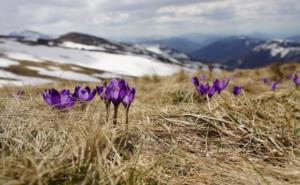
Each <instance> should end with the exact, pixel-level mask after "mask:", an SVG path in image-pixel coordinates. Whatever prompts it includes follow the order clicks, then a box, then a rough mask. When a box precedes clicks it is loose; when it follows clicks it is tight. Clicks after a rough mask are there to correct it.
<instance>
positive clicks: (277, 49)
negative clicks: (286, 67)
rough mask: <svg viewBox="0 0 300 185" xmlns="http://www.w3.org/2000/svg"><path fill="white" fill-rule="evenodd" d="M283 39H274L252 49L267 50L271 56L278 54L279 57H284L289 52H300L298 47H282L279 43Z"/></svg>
mask: <svg viewBox="0 0 300 185" xmlns="http://www.w3.org/2000/svg"><path fill="white" fill-rule="evenodd" d="M284 42H285V41H282V40H276V41H270V42H267V43H265V44H262V45H259V46H257V47H255V48H254V49H253V50H254V51H261V50H262V51H269V52H270V54H271V56H272V57H276V56H280V57H281V58H284V57H286V56H287V55H288V54H289V53H290V52H300V48H299V47H287V46H285V47H283V46H281V45H280V44H283V43H284Z"/></svg>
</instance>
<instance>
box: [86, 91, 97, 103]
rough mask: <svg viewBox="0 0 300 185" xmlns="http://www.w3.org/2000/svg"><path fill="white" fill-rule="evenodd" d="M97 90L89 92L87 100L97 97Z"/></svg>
mask: <svg viewBox="0 0 300 185" xmlns="http://www.w3.org/2000/svg"><path fill="white" fill-rule="evenodd" d="M96 92H97V90H96V89H93V90H92V92H91V93H90V94H89V97H88V99H87V101H91V100H92V99H93V98H94V97H95V95H96Z"/></svg>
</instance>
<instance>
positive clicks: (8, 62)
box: [0, 58, 19, 67]
mask: <svg viewBox="0 0 300 185" xmlns="http://www.w3.org/2000/svg"><path fill="white" fill-rule="evenodd" d="M18 64H19V62H16V61H13V60H9V59H6V58H0V67H9V66H11V65H18Z"/></svg>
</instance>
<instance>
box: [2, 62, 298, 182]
mask: <svg viewBox="0 0 300 185" xmlns="http://www.w3.org/2000/svg"><path fill="white" fill-rule="evenodd" d="M296 67H298V69H299V65H298V66H296ZM280 68H282V69H283V70H282V71H283V73H284V74H285V73H287V72H285V71H284V69H285V68H286V66H280ZM276 70H278V69H276ZM294 70H296V69H295V68H294ZM272 71H274V70H273V69H272V68H271V69H270V68H266V69H260V70H255V71H235V72H233V73H229V72H222V73H216V74H215V75H214V77H225V76H230V75H232V76H239V78H235V80H234V81H233V82H232V83H231V85H232V84H234V83H238V84H240V85H243V86H244V87H245V91H244V93H243V94H242V95H241V96H239V97H233V96H232V95H231V93H230V91H229V89H230V88H231V86H230V87H229V89H228V90H226V92H224V93H222V94H221V95H217V96H216V97H214V98H213V99H211V100H210V101H207V99H206V98H203V97H200V96H199V95H197V94H196V93H195V91H194V88H193V86H192V84H191V75H190V74H185V73H180V74H177V75H174V76H172V77H164V78H162V77H157V76H154V77H144V78H139V79H133V80H130V84H132V85H134V86H136V87H137V97H136V101H135V103H134V105H133V106H132V109H131V111H130V125H129V130H126V127H125V125H124V123H123V122H124V119H123V118H124V113H123V112H124V111H123V107H120V109H121V110H120V114H119V120H118V121H119V124H118V125H117V126H114V125H113V124H112V123H111V122H109V123H105V121H104V120H105V105H104V103H103V102H101V101H100V99H99V98H98V97H97V98H96V99H95V100H94V101H93V102H92V103H91V104H89V105H88V107H87V109H86V110H81V108H80V106H79V105H76V107H75V108H73V109H71V110H66V111H59V110H55V109H52V108H51V107H48V106H46V105H45V103H44V102H43V100H42V98H41V96H40V92H41V90H42V89H44V88H46V87H48V86H38V87H34V88H32V87H24V90H25V91H26V96H24V97H23V98H22V99H20V100H16V99H13V98H11V97H10V95H9V93H11V92H13V91H16V90H17V88H13V87H6V88H4V89H2V91H1V92H0V94H1V99H0V111H1V112H0V156H1V158H0V184H11V185H12V184H51V185H52V184H65V185H69V184H117V185H121V184H124V185H125V184H126V185H133V184H151V185H155V184H178V185H182V184H192V185H194V184H299V183H300V160H299V157H300V153H299V152H300V151H299V146H300V138H299V136H300V131H299V126H300V124H299V123H300V90H296V89H295V88H294V86H293V84H292V83H291V82H290V81H287V80H283V79H282V84H281V86H280V87H279V89H278V90H276V91H275V92H271V91H270V87H267V86H265V85H264V84H262V83H261V82H260V81H258V79H259V78H260V76H262V75H266V74H267V75H271V76H272V78H273V77H274V78H275V77H276V74H274V73H273V72H272ZM74 85H75V84H73V83H65V82H63V83H59V84H51V86H54V87H58V88H59V87H60V88H62V87H69V88H70V89H73V86H74ZM90 85H93V86H95V84H90Z"/></svg>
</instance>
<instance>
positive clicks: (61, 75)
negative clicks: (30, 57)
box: [27, 66, 99, 82]
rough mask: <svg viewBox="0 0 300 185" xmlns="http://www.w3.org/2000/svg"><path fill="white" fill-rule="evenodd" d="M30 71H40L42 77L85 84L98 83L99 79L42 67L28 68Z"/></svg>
mask: <svg viewBox="0 0 300 185" xmlns="http://www.w3.org/2000/svg"><path fill="white" fill-rule="evenodd" d="M27 68H28V69H32V70H35V71H38V73H39V74H40V75H46V76H51V77H56V78H60V79H65V80H77V81H85V82H97V81H99V79H97V78H94V77H92V76H90V75H86V74H82V73H76V72H73V71H62V70H47V69H45V68H41V67H34V66H28V67H27Z"/></svg>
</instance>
